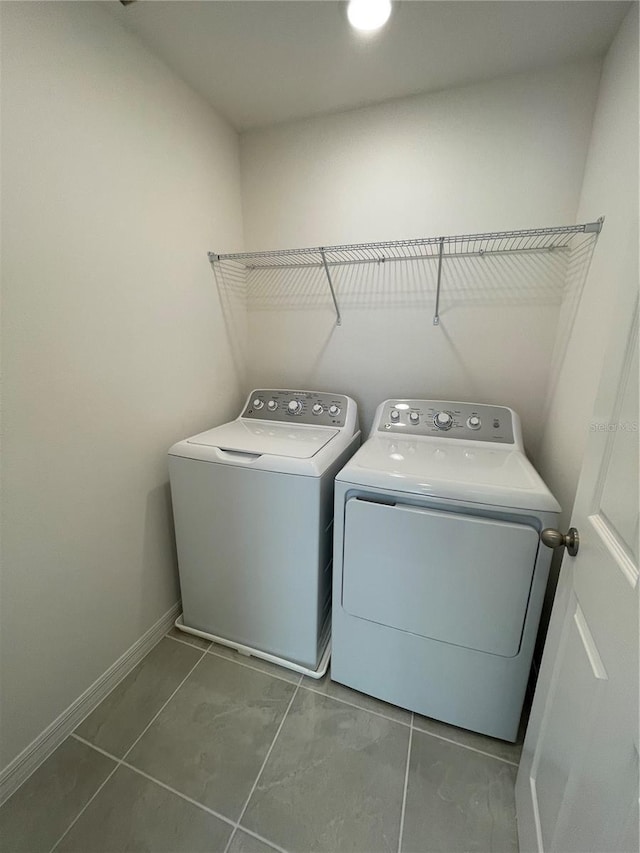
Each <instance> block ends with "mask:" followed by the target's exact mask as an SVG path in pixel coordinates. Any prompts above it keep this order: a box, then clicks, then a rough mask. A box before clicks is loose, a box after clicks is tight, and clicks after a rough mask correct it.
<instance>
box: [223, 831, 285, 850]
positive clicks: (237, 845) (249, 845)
mask: <svg viewBox="0 0 640 853" xmlns="http://www.w3.org/2000/svg"><path fill="white" fill-rule="evenodd" d="M229 853H277V851H276V848H275V847H271V846H270V845H269V844H265V843H264V842H262V841H259V840H258V839H257V838H254V837H253V835H249V834H248V833H247V832H242V830H241V829H239V830H237V832H236V834H235V835H234V836H233V841H232V842H231V846H230V847H229Z"/></svg>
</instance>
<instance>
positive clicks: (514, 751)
mask: <svg viewBox="0 0 640 853" xmlns="http://www.w3.org/2000/svg"><path fill="white" fill-rule="evenodd" d="M413 725H414V726H415V728H417V729H419V730H420V731H421V732H428V733H429V734H434V735H439V736H440V737H444V738H447V739H448V740H453V741H455V742H456V743H460V744H462V745H463V746H470V747H473V749H479V750H481V751H482V752H488V753H489V754H490V755H495V756H497V757H498V758H504V759H505V760H506V761H512V762H514V763H515V764H517V763H518V762H519V761H520V753H521V752H522V743H523V741H524V729H525V726H524V725H523V726H521V731H520V733H519V735H518V741H517V743H509V742H508V741H505V740H498V739H497V738H493V737H487V736H486V735H481V734H478V733H477V732H470V731H467V730H466V729H459V728H457V727H456V726H449V725H447V723H441V722H440V721H439V720H432V719H430V718H429V717H423V716H422V715H421V714H416V715H415V717H414V721H413Z"/></svg>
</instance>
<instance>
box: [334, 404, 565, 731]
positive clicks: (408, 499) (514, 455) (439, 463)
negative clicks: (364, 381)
mask: <svg viewBox="0 0 640 853" xmlns="http://www.w3.org/2000/svg"><path fill="white" fill-rule="evenodd" d="M559 511H560V507H559V505H558V503H557V501H556V500H555V498H554V497H553V495H552V494H551V493H550V491H549V489H548V488H547V487H546V485H545V484H544V483H543V481H542V479H541V478H540V476H539V475H538V473H537V472H536V470H535V469H534V467H533V466H532V464H531V463H530V461H529V460H528V459H527V456H526V455H525V452H524V447H523V443H522V433H521V428H520V421H519V418H518V416H517V414H516V413H515V412H514V411H513V410H512V409H509V408H505V407H502V406H492V405H481V404H476V403H460V402H452V401H434V400H397V399H396V400H387V401H385V402H384V403H382V404H381V405H380V406H379V407H378V410H377V412H376V417H375V422H374V425H373V429H372V431H371V435H370V437H369V439H368V440H367V441H366V442H365V443H364V444H363V446H362V447H361V448H360V450H359V451H358V452H357V453H356V454H355V455H354V456H353V457H352V458H351V459H350V461H349V462H348V463H347V465H346V466H345V467H344V468H343V469H342V471H341V472H340V473H339V474H338V476H337V480H336V490H335V533H334V535H335V544H334V585H333V587H334V588H333V660H332V665H331V674H332V678H333V679H334V680H336V681H338V682H341V683H343V684H346V685H348V686H350V687H353V688H355V689H356V690H360V691H362V692H364V693H368V694H370V695H372V696H376V697H378V698H380V699H383V700H385V701H387V702H392V703H394V704H396V705H400V706H402V707H404V708H408V709H410V710H412V711H416V712H419V713H421V714H424V715H426V716H428V717H433V718H435V719H438V720H443V721H446V722H448V723H451V724H453V725H456V726H461V727H463V728H466V729H471V730H474V731H478V732H482V733H484V734H488V735H492V736H494V737H498V738H503V739H504V740H509V741H513V740H515V738H516V736H517V731H518V723H519V719H520V714H521V710H522V704H523V699H524V694H525V690H526V686H527V679H528V676H529V669H530V665H531V658H532V655H533V648H534V644H535V639H536V634H537V630H538V623H539V619H540V611H541V607H542V602H543V597H544V591H545V587H546V582H547V576H548V571H549V563H550V559H551V552H550V551H549V549H548V548H546V547H544V546H543V545H542V543H541V542H540V532H541V531H542V530H543V528H545V527H555V526H556V524H557V518H558V513H559Z"/></svg>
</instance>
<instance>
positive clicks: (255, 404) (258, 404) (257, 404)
mask: <svg viewBox="0 0 640 853" xmlns="http://www.w3.org/2000/svg"><path fill="white" fill-rule="evenodd" d="M263 406H264V403H263V402H262V400H261V399H260V397H256V399H255V400H254V401H253V408H254V409H261V408H262V407H263Z"/></svg>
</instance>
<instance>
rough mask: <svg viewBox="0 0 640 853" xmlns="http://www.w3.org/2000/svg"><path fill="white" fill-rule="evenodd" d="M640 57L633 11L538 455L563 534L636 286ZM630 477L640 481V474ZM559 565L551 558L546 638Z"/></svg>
mask: <svg viewBox="0 0 640 853" xmlns="http://www.w3.org/2000/svg"><path fill="white" fill-rule="evenodd" d="M638 49H639V48H638V4H637V3H636V4H634V6H632V8H631V10H630V12H629V13H628V15H627V17H626V18H625V20H624V21H623V23H622V26H621V27H620V30H619V32H618V34H617V36H616V38H615V40H614V42H613V44H612V45H611V48H610V50H609V52H608V54H607V56H606V58H605V62H604V65H603V70H602V79H601V83H600V90H599V94H598V102H597V108H596V113H595V117H594V124H593V132H592V135H591V141H590V144H589V151H588V155H587V162H586V168H585V176H584V183H583V186H582V192H581V195H580V203H579V207H578V218H579V219H580V218H581V217H585V216H588V215H589V212H593V211H597V212H598V213H600V214H602V215H604V216H605V223H604V228H603V230H602V233H601V234H600V237H599V239H598V243H597V246H596V249H595V251H594V254H593V260H592V262H591V265H590V268H589V271H588V275H587V277H586V280H585V282H584V287H583V288H582V291H581V292H580V293H579V294H577V296H579V299H578V300H573V299H572V300H571V308H572V310H571V311H570V313H569V314H568V316H567V317H566V318H565V322H564V323H563V325H562V327H561V328H560V330H559V341H558V343H559V344H561V345H562V347H563V349H564V353H563V359H562V360H561V361H560V363H559V365H558V369H557V371H556V372H555V373H554V375H553V376H552V382H551V386H552V388H553V394H552V396H551V399H550V403H549V406H548V413H547V419H546V426H545V430H544V433H543V437H542V441H541V445H540V450H539V453H538V467H539V469H540V473H541V474H542V476H543V477H544V478H545V479H546V481H547V482H548V484H549V486H550V487H551V489H552V490H553V492H554V493H555V495H556V497H557V498H558V500H559V502H560V505H561V506H562V508H563V514H562V519H561V527H562V529H566V528H568V526H569V521H570V518H571V511H572V508H573V501H574V497H575V493H576V488H577V485H578V478H579V476H580V468H581V466H582V457H583V455H584V450H585V446H586V442H587V437H588V435H589V424H590V422H591V416H592V412H593V407H594V403H595V396H596V391H597V388H598V383H599V380H600V372H601V366H602V360H603V357H604V353H605V348H606V345H607V341H608V338H609V335H610V334H611V332H612V330H611V317H612V310H613V309H614V307H615V301H616V296H617V292H618V288H619V287H620V286H622V283H623V282H624V281H625V280H627V281H628V280H629V277H630V276H631V277H636V278H637V275H636V270H637V253H638ZM634 252H635V258H636V261H635V268H634V265H633V260H632V257H633V253H634ZM565 335H566V337H565ZM629 476H635V477H637V472H631V471H630V472H629ZM561 557H562V555H561V554H557V555H554V561H553V564H552V570H551V578H550V581H549V586H548V588H547V600H546V602H545V607H544V611H543V619H542V623H543V631H542V632H541V636H543V635H544V629H545V628H546V625H547V623H548V620H549V616H550V613H551V606H552V604H553V595H554V592H555V587H556V582H557V577H558V572H559V570H560V562H561ZM540 653H541V650H540Z"/></svg>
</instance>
